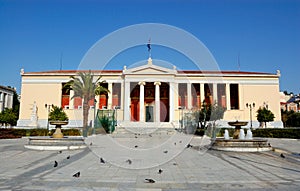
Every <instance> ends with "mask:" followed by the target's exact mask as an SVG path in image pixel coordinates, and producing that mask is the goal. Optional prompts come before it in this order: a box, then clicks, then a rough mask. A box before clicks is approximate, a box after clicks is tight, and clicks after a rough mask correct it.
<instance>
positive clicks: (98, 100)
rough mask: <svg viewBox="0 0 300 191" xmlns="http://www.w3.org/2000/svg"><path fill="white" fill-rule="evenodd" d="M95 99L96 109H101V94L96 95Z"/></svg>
mask: <svg viewBox="0 0 300 191" xmlns="http://www.w3.org/2000/svg"><path fill="white" fill-rule="evenodd" d="M95 99H96V101H97V103H96V109H99V102H100V95H96V96H95Z"/></svg>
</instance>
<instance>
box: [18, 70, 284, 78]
mask: <svg viewBox="0 0 300 191" xmlns="http://www.w3.org/2000/svg"><path fill="white" fill-rule="evenodd" d="M87 71H88V70H50V71H41V72H24V73H21V75H24V76H34V75H38V76H40V75H75V74H76V73H77V72H87ZM91 72H92V73H95V74H100V73H102V74H118V73H119V74H120V75H121V74H122V72H123V70H91ZM177 74H183V75H225V76H273V77H276V76H277V77H278V76H279V75H278V74H274V73H265V72H247V71H201V70H179V71H177Z"/></svg>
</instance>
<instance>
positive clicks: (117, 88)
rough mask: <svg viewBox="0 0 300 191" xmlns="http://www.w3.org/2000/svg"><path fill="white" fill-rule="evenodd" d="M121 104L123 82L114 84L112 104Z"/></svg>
mask: <svg viewBox="0 0 300 191" xmlns="http://www.w3.org/2000/svg"><path fill="white" fill-rule="evenodd" d="M120 105H121V83H113V84H112V106H113V107H115V106H120Z"/></svg>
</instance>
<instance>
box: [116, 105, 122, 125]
mask: <svg viewBox="0 0 300 191" xmlns="http://www.w3.org/2000/svg"><path fill="white" fill-rule="evenodd" d="M118 109H121V107H120V106H118V105H116V106H115V110H116V124H115V126H118Z"/></svg>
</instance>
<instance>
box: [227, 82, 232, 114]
mask: <svg viewBox="0 0 300 191" xmlns="http://www.w3.org/2000/svg"><path fill="white" fill-rule="evenodd" d="M226 107H227V110H230V109H231V106H230V84H226Z"/></svg>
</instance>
